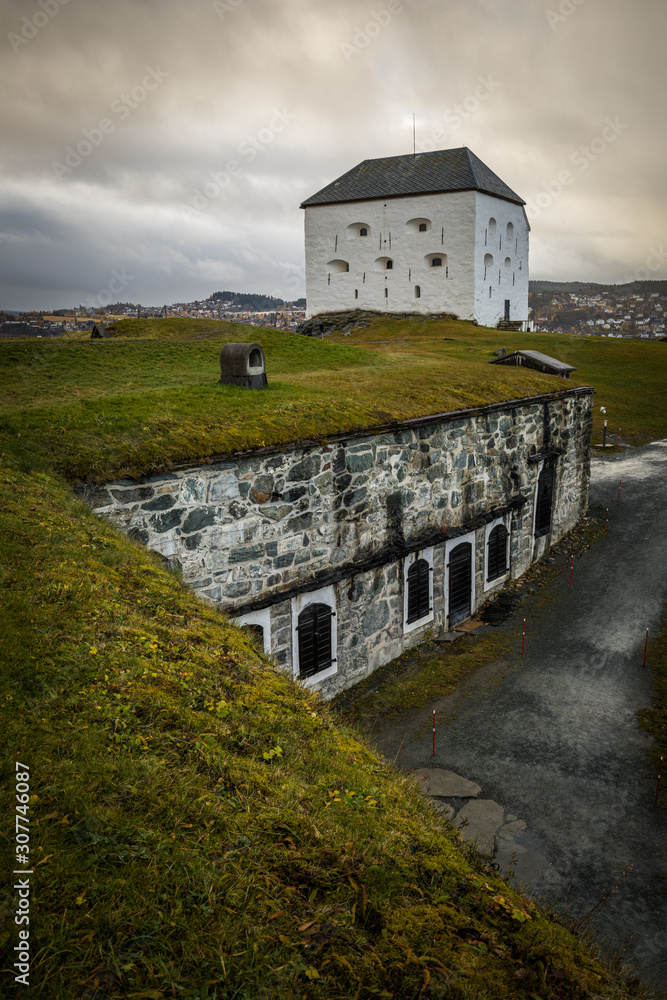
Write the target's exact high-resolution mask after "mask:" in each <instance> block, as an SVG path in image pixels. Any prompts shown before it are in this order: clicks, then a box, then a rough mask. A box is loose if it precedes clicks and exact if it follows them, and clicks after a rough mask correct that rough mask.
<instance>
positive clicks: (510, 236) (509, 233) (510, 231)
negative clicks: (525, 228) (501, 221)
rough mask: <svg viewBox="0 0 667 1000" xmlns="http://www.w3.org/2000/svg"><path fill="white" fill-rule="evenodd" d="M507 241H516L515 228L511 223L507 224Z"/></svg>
mask: <svg viewBox="0 0 667 1000" xmlns="http://www.w3.org/2000/svg"><path fill="white" fill-rule="evenodd" d="M507 239H508V240H513V239H514V226H513V225H512V223H511V222H508V223H507Z"/></svg>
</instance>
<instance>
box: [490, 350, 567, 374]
mask: <svg viewBox="0 0 667 1000" xmlns="http://www.w3.org/2000/svg"><path fill="white" fill-rule="evenodd" d="M520 357H521V358H526V359H527V360H531V361H536V362H537V363H538V364H541V365H546V366H548V367H549V368H553V369H554V371H556V372H576V370H577V369H576V368H573V367H572V365H566V364H565V362H564V361H559V360H558V358H550V357H549V355H548V354H542V353H541V352H540V351H513V352H512V354H506V355H505V357H503V358H494V360H493V361H490V362H489V364H491V365H509V364H518V359H519V358H520Z"/></svg>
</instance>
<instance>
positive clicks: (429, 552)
mask: <svg viewBox="0 0 667 1000" xmlns="http://www.w3.org/2000/svg"><path fill="white" fill-rule="evenodd" d="M418 559H425V560H426V562H427V563H428V564H429V567H430V573H429V575H428V603H429V607H430V609H431V610H430V612H429V613H428V615H425V616H424V617H423V618H419V619H418V620H417V621H416V622H410V624H409V625H408V571H409V569H410V567H411V566H412V564H413V563H415V562H417V560H418ZM434 617H435V609H434V607H433V546H432V545H430V546H428V547H427V548H425V549H420V550H419V551H418V552H411V553H410V554H409V555H407V556H406V557H405V559H404V560H403V635H407V634H408V633H409V632H414V631H415V629H418V628H423V627H424V626H425V625H428V624H429V623H430V622H432V621H433V618H434Z"/></svg>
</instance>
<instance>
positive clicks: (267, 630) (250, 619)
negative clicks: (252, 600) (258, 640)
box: [234, 608, 271, 654]
mask: <svg viewBox="0 0 667 1000" xmlns="http://www.w3.org/2000/svg"><path fill="white" fill-rule="evenodd" d="M234 622H235V624H236V625H261V626H262V629H263V630H264V652H265V653H267V654H268V653H270V652H271V609H270V608H264V609H263V610H262V611H249V612H248V614H247V615H241V617H240V618H235V619H234Z"/></svg>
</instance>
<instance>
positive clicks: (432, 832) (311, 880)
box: [0, 321, 652, 1000]
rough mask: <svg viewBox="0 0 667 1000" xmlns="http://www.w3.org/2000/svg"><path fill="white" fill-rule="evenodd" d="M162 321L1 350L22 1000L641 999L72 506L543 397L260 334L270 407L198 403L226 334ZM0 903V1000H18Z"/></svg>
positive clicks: (449, 362)
mask: <svg viewBox="0 0 667 1000" xmlns="http://www.w3.org/2000/svg"><path fill="white" fill-rule="evenodd" d="M155 322H156V323H158V324H160V325H157V326H156V325H153V326H150V325H149V326H141V327H134V326H133V325H132V324H131V323H129V324H127V325H125V326H124V325H122V324H120V325H119V328H118V330H117V331H116V332H117V334H122V333H126V334H127V336H120V335H119V336H117V337H116V338H114V339H113V340H110V341H106V340H105V341H100V342H84V341H78V340H71V341H69V342H65V341H55V342H51V341H49V342H45V343H41V344H35V343H34V342H30V341H25V340H24V341H14V342H9V343H4V344H3V352H4V354H3V358H4V362H5V363H4V364H3V366H2V372H1V375H2V380H3V386H2V393H1V394H0V401H1V402H0V453H1V454H0V635H1V636H2V639H3V641H2V643H0V706H2V710H1V713H0V746H1V747H2V751H3V753H2V782H1V783H0V799H1V805H2V815H3V816H4V817H5V825H4V826H3V830H2V837H0V855H1V856H2V870H3V871H4V872H5V873H7V872H10V871H12V870H13V869H14V867H15V865H16V863H17V862H16V856H15V851H16V843H15V840H14V835H13V829H12V824H13V816H14V815H15V811H16V806H17V800H16V798H15V794H14V787H13V786H14V775H15V762H16V761H20V762H21V765H24V764H27V765H28V766H29V771H30V785H31V798H30V802H29V819H30V844H29V847H30V861H31V865H32V870H33V871H34V874H33V875H32V877H31V881H32V890H33V892H32V897H31V923H30V935H31V937H30V944H31V954H32V956H33V957H32V971H31V978H30V991H31V994H32V995H35V996H38V997H44V998H48V1000H72V998H76V1000H116V998H118V1000H120V998H126V997H134V998H137V1000H139V998H145V1000H162V998H165V1000H166V998H168V997H183V998H192V1000H194V998H198V1000H203V998H205V997H208V998H209V1000H213V998H216V997H217V998H219V1000H221V998H222V997H225V998H227V997H231V998H239V1000H256V998H266V1000H269V998H275V997H280V998H287V1000H297V998H308V1000H310V998H313V1000H315V998H317V1000H319V998H322V1000H325V998H327V1000H328V998H331V1000H333V998H356V1000H361V998H367V997H368V998H370V997H387V998H395V1000H403V998H413V997H414V998H417V997H424V998H428V997H433V998H440V997H442V998H445V997H454V998H461V1000H463V998H480V1000H481V998H482V997H485V998H489V1000H495V998H501V997H503V998H517V1000H518V998H533V1000H535V998H536V997H538V998H540V1000H567V998H582V1000H583V998H589V997H600V998H602V997H605V998H626V997H630V996H641V995H644V994H643V993H642V990H641V988H640V987H639V986H637V985H634V986H633V985H631V984H629V983H627V982H626V981H625V980H624V979H623V978H622V977H621V975H620V973H619V972H618V970H614V969H611V968H610V967H608V966H606V965H604V964H603V963H602V962H601V961H600V960H599V958H598V957H596V955H595V953H594V952H593V951H592V950H591V949H589V948H588V947H587V946H586V944H585V943H584V942H583V941H582V940H581V939H580V938H576V937H574V936H572V935H571V934H570V933H569V932H568V931H567V930H566V929H565V928H564V927H563V926H562V925H561V924H560V923H558V922H557V921H556V920H553V919H549V918H548V917H547V916H545V915H544V914H542V913H541V912H540V911H539V910H538V909H537V908H536V907H535V906H533V905H532V904H531V903H530V901H528V900H527V899H525V898H523V897H522V896H521V895H519V894H518V893H516V892H515V891H513V890H512V889H511V888H510V887H509V886H508V885H507V884H506V883H504V882H503V881H502V880H501V879H500V878H499V877H498V876H497V875H496V874H495V872H494V871H493V870H492V869H491V868H487V867H484V866H483V865H482V863H481V862H480V860H479V859H478V858H477V856H476V855H473V854H471V853H470V852H469V850H468V848H467V847H465V845H464V844H463V843H462V842H461V840H460V838H459V835H458V834H457V833H456V832H455V831H453V830H452V829H451V828H450V827H449V826H448V825H447V824H446V822H444V821H443V820H442V819H441V818H440V817H439V816H438V814H436V813H435V812H434V811H433V810H432V809H431V807H430V805H429V804H428V803H427V801H426V800H425V799H424V798H423V797H422V796H421V794H420V792H419V791H418V789H417V788H416V786H415V785H414V784H413V782H412V780H411V779H408V778H406V777H405V776H404V775H401V774H400V773H399V772H397V771H395V770H394V769H393V767H392V766H390V764H389V763H387V762H386V761H383V760H381V759H379V758H378V757H377V756H376V755H374V754H373V753H371V752H370V750H369V748H368V746H367V745H366V744H365V743H364V741H363V739H362V738H360V736H359V735H358V733H357V731H356V730H355V729H354V728H352V727H345V726H344V725H341V724H340V723H337V722H336V721H335V720H334V717H333V715H332V713H331V712H330V710H329V708H328V706H327V705H326V704H325V703H323V702H322V701H321V699H319V698H317V697H316V696H313V695H312V694H311V693H310V692H308V691H307V690H306V689H305V688H304V687H302V686H301V685H299V684H295V683H294V682H293V681H292V680H291V679H289V678H287V677H286V676H285V675H283V674H282V673H280V672H278V671H277V670H276V669H275V667H274V666H273V665H272V664H271V663H270V662H269V661H267V660H266V659H265V658H264V656H263V655H261V654H259V653H258V652H257V651H256V650H254V649H253V647H252V646H251V645H250V644H249V643H248V640H247V639H246V638H245V637H244V636H243V634H242V633H241V632H240V631H239V630H237V629H236V628H234V627H233V626H232V625H231V624H230V623H228V622H227V621H226V620H225V618H224V616H222V615H221V614H219V613H218V612H217V611H215V610H214V609H213V608H209V607H207V606H206V605H203V604H202V603H200V602H199V601H198V600H197V598H196V597H195V596H194V594H192V593H191V592H190V591H188V590H187V589H186V588H185V587H183V586H182V585H181V584H180V583H179V581H178V579H177V578H176V577H175V576H174V575H173V574H171V573H169V572H167V571H166V570H165V569H164V568H163V565H162V563H161V562H160V560H159V559H158V557H157V556H154V555H152V554H151V553H149V552H147V551H146V550H145V549H142V548H141V547H140V546H139V545H137V544H135V543H133V542H131V541H130V540H129V539H128V538H127V537H126V536H124V535H122V534H121V533H119V532H118V531H116V530H115V529H113V528H112V527H111V526H110V525H108V524H106V523H105V522H104V521H101V520H100V519H98V518H97V517H95V515H93V514H92V513H91V511H90V510H89V509H88V508H87V507H86V506H85V505H83V504H81V503H80V502H79V501H77V500H76V499H75V498H74V495H73V493H72V488H71V480H72V479H74V478H76V477H83V478H98V479H102V478H105V477H108V476H110V475H117V474H120V473H124V472H127V473H130V474H139V473H141V472H142V471H145V470H147V469H149V468H155V467H158V466H160V465H162V466H165V465H168V464H170V463H173V462H176V461H197V460H199V459H201V458H204V459H205V458H206V457H208V456H210V455H211V454H213V453H217V452H222V451H225V450H231V449H232V448H235V447H239V448H240V447H253V446H256V445H258V444H261V443H262V442H265V443H267V444H268V443H270V442H276V443H278V442H281V441H285V440H296V439H303V438H304V437H310V436H318V437H321V436H323V434H324V433H326V432H328V433H331V432H332V431H333V430H341V429H351V428H353V427H356V426H363V425H364V423H365V422H366V423H367V422H369V421H379V420H390V419H401V418H403V417H406V416H414V415H419V414H420V413H428V412H433V411H434V410H444V409H451V408H453V406H455V405H459V406H467V405H476V401H484V400H485V399H488V400H490V399H492V398H513V397H517V396H522V395H529V394H531V393H534V392H545V391H553V390H554V389H556V390H557V389H561V388H562V387H563V384H562V382H560V380H555V379H548V378H545V377H543V376H540V375H538V374H536V373H528V372H526V371H520V370H508V369H502V368H499V367H496V368H494V367H486V366H484V367H483V366H482V364H480V361H481V360H483V358H482V354H483V353H484V352H483V351H481V348H479V347H477V348H474V350H477V352H478V353H477V354H475V355H474V356H473V357H471V358H470V359H468V358H466V357H464V356H463V354H464V353H465V350H466V349H467V348H465V344H464V345H463V346H462V347H461V346H460V345H459V347H460V351H461V356H460V357H455V356H445V355H443V356H442V357H439V356H437V355H438V351H437V349H436V347H429V345H428V344H427V343H424V345H418V349H415V352H414V354H412V355H406V354H400V353H398V352H397V351H396V350H394V349H392V352H387V356H386V357H384V356H383V355H381V354H378V353H370V351H369V350H368V349H366V350H363V349H360V348H359V346H354V344H352V345H351V344H349V343H344V344H343V343H341V344H331V343H322V342H318V341H308V340H304V339H303V338H297V337H295V336H294V335H291V334H280V333H276V332H275V331H268V330H264V331H263V330H258V329H253V330H252V331H251V335H252V337H253V338H255V339H257V340H258V341H259V342H260V343H262V344H263V346H264V347H265V350H266V352H267V357H268V360H269V377H270V379H271V381H272V387H271V389H270V390H269V391H267V392H261V393H259V392H258V393H254V392H249V391H247V390H243V389H236V388H235V387H222V386H218V385H216V384H215V380H216V378H217V370H216V369H217V353H218V351H219V348H220V346H221V344H222V343H225V342H229V341H230V340H238V339H245V338H247V337H248V335H249V331H248V330H247V328H246V327H244V328H243V329H242V330H240V329H239V328H237V327H235V326H234V325H233V324H206V323H204V324H199V325H198V324H197V323H196V322H194V323H193V322H185V323H177V322H175V321H167V325H162V321H155ZM465 327H466V325H465V324H461V325H456V324H454V325H452V326H449V327H446V329H447V330H449V331H450V332H449V333H448V334H443V335H451V336H458V334H459V333H461V334H466V335H468V333H469V331H470V330H471V329H472V328H470V327H468V330H466V329H465ZM457 331H458V332H457ZM147 332H148V333H149V334H150V336H146V334H147ZM477 332H478V333H480V335H481V336H483V337H485V336H491V335H490V334H488V333H486V332H484V331H477ZM353 339H354V338H353ZM376 339H381V338H377V337H376ZM447 343H449V342H447ZM370 346H371V345H368V347H370ZM378 347H380V349H382V345H375V348H374V350H377V349H378ZM484 350H486V348H485V349H484ZM480 351H481V354H480V353H479V352H480ZM651 377H652V376H651ZM503 394H505V395H503ZM11 886H12V879H8V878H5V879H4V880H3V883H2V886H1V887H0V970H1V975H2V977H3V978H2V980H0V994H1V995H2V996H5V995H13V993H14V989H13V983H12V968H13V967H12V963H13V962H14V961H15V957H14V956H15V952H14V950H13V949H14V946H15V945H16V943H17V927H16V925H15V923H14V913H15V909H16V896H15V894H14V892H13V890H12V888H11ZM21 988H22V987H18V986H17V987H16V989H21Z"/></svg>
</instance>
